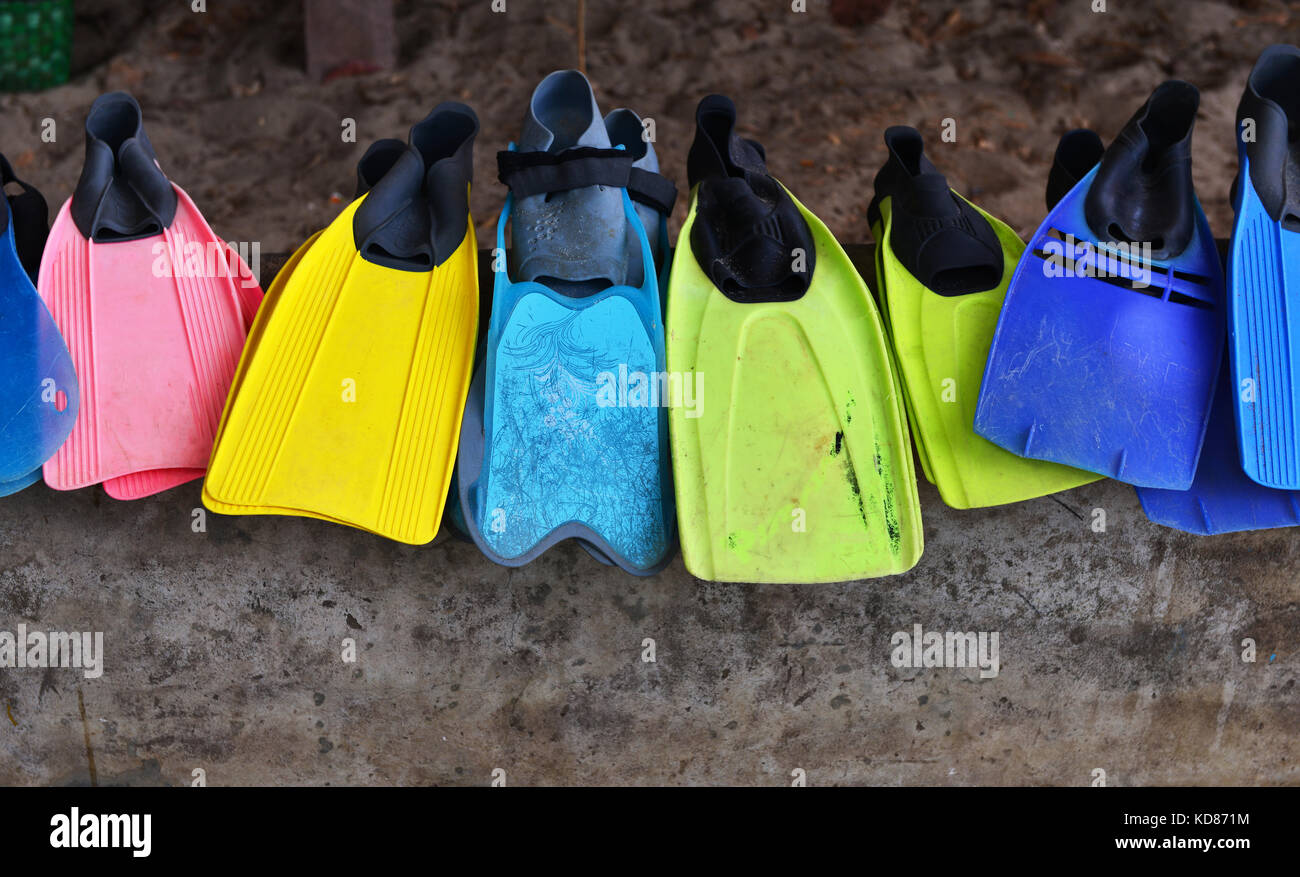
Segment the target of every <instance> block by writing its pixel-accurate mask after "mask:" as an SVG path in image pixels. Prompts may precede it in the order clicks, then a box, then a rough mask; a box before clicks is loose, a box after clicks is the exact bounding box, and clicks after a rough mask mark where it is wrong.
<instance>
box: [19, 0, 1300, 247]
mask: <svg viewBox="0 0 1300 877" xmlns="http://www.w3.org/2000/svg"><path fill="white" fill-rule="evenodd" d="M101 5H102V4H101ZM108 5H109V6H110V7H112V4H108ZM119 5H121V4H119ZM125 5H126V6H128V7H131V8H135V7H136V6H137V5H138V4H125ZM575 6H576V4H573V3H560V4H557V3H550V2H546V3H543V2H530V0H510V3H509V4H508V7H507V8H508V12H507V13H505V14H494V13H492V12H491V11H490V8H489V4H487V3H479V2H472V3H471V2H461V3H454V2H424V3H414V2H412V3H405V4H400V10H401V15H402V19H401V23H400V25H399V34H400V35H401V38H402V45H401V67H400V69H399V70H397V71H396V72H392V73H375V74H369V75H364V76H358V77H351V78H347V77H345V78H337V79H334V80H333V81H331V82H328V83H326V84H323V85H322V84H318V83H316V82H314V81H311V80H309V79H308V78H307V76H306V74H305V73H304V72H303V48H302V45H301V31H302V17H301V9H300V5H299V4H298V3H279V4H259V3H252V2H227V0H215V2H212V3H210V4H209V11H208V12H207V13H206V14H203V15H197V14H194V13H191V12H189V11H188V8H187V6H186V5H185V4H168V5H163V6H156V11H155V12H153V13H150V14H146V15H143V16H142V17H141V18H139V20H138V22H135V21H134V20H132V21H133V24H134V27H133V29H132V30H130V31H129V32H128V33H127V34H126V35H125V36H123V37H118V36H117V35H116V34H113V37H114V41H113V45H115V46H118V50H117V51H116V52H115V53H113V54H112V55H111V56H110V57H108V58H106V59H104V60H102V61H100V62H99V63H98V64H96V65H95V66H93V67H91V68H90V69H89V70H87V71H85V72H84V73H82V74H81V75H79V76H78V77H77V78H76V80H75V81H74V82H72V83H71V84H69V85H67V86H64V87H62V88H58V89H55V90H52V91H49V92H44V93H40V94H30V95H9V96H5V97H3V98H0V111H3V112H4V114H5V119H6V122H7V124H6V125H5V126H4V130H3V131H0V149H3V151H4V153H5V154H6V155H10V156H11V157H13V158H14V160H15V163H16V164H17V166H18V168H19V170H20V173H22V174H26V175H27V177H28V178H29V179H30V181H31V182H33V183H34V184H36V185H37V187H38V188H41V189H42V190H43V191H45V192H46V194H47V196H48V197H49V199H50V200H51V201H52V202H56V203H57V202H61V201H62V200H63V199H64V198H66V197H67V196H68V195H69V194H70V193H71V189H72V187H73V185H74V184H75V182H76V178H77V174H78V171H79V169H80V163H81V148H82V147H81V144H82V137H81V123H82V121H83V120H84V117H85V111H86V108H87V107H88V106H89V104H90V102H91V101H92V100H93V99H94V97H95V96H96V95H97V94H99V93H100V92H102V91H106V90H110V89H116V88H125V89H128V90H131V91H132V92H134V93H135V94H136V95H137V96H138V97H139V98H140V100H141V103H142V104H143V105H144V108H145V114H146V121H147V124H148V130H149V132H150V136H151V138H152V140H153V141H154V144H155V146H156V147H157V149H158V152H159V154H160V156H161V158H162V162H163V164H164V167H165V168H166V169H167V171H168V172H169V173H170V174H171V175H172V176H173V177H174V178H175V179H176V180H177V181H178V182H180V183H181V185H182V186H184V187H185V188H187V190H188V191H189V192H190V194H191V195H192V196H193V197H194V198H195V200H196V201H197V202H198V204H199V205H200V207H201V208H202V209H204V210H205V212H206V213H207V215H208V217H209V219H210V220H211V222H212V224H213V226H214V227H215V228H216V229H217V230H218V232H220V233H222V234H223V235H225V236H227V237H231V238H236V239H241V240H259V241H261V242H262V245H263V249H264V251H266V252H275V251H286V250H290V249H292V248H294V247H295V246H296V245H297V244H298V243H299V242H301V241H302V240H303V239H304V238H305V237H306V236H307V235H308V234H310V233H311V232H312V231H314V230H315V229H316V228H318V227H320V226H321V225H323V224H325V223H326V222H328V220H329V219H330V218H332V216H333V215H334V214H336V213H337V212H338V211H339V210H340V209H342V206H343V205H342V201H341V200H340V196H348V195H350V193H351V187H352V179H353V176H352V174H353V165H354V164H355V161H356V159H357V158H359V157H360V155H361V153H362V152H363V151H364V149H365V146H366V145H367V144H368V142H369V141H371V140H374V139H378V138H380V137H391V136H403V137H404V136H405V132H406V130H407V129H408V128H409V127H410V125H411V124H412V123H413V122H415V121H418V120H419V119H420V118H422V117H423V116H424V115H425V114H426V113H427V112H428V111H429V110H430V109H431V108H432V107H433V106H434V105H435V104H436V103H438V102H439V101H441V100H446V99H452V98H454V99H459V100H463V101H466V102H468V103H470V104H471V105H472V106H473V107H474V108H475V109H476V111H477V112H478V114H479V116H480V118H481V120H482V126H483V127H482V133H481V135H480V137H479V141H478V150H477V155H476V161H475V169H476V176H475V179H476V180H477V183H478V185H477V186H476V187H475V189H474V194H473V211H474V215H475V217H476V220H477V221H478V223H479V226H480V231H483V230H484V229H485V227H486V226H490V225H491V223H492V222H494V220H495V215H496V213H497V211H498V210H499V208H500V205H501V203H502V201H503V199H504V190H503V187H502V186H501V185H500V184H499V183H497V181H496V167H495V153H496V150H497V149H500V148H503V147H504V146H505V144H506V143H507V142H508V141H509V140H510V139H512V138H513V137H516V136H517V135H518V130H519V123H520V119H521V118H522V115H523V112H524V108H525V107H526V104H527V101H528V96H529V94H530V93H531V89H532V87H533V85H535V84H536V83H537V81H538V80H540V79H541V77H542V76H544V75H545V74H546V73H547V72H549V71H550V70H552V69H556V68H558V67H564V66H572V65H574V64H576V62H577V51H576V36H575V29H574V15H573V12H572V9H573V8H574V7H575ZM588 6H589V10H588V16H587V17H588V21H587V56H586V61H587V70H588V73H589V75H590V77H591V79H592V81H593V83H594V84H595V86H596V89H597V96H598V99H599V101H600V103H601V106H602V109H606V110H608V109H612V108H613V107H616V106H630V107H632V108H633V109H636V110H637V111H638V112H640V113H641V114H642V115H648V116H651V117H653V118H654V119H655V120H656V122H657V125H658V137H659V142H658V144H657V146H658V151H659V153H660V156H661V160H662V162H663V165H664V170H665V172H666V173H667V174H668V175H670V176H671V177H673V178H674V179H675V180H676V181H677V183H678V185H679V186H680V187H682V188H684V187H685V185H686V179H685V155H686V150H687V148H688V147H689V145H690V139H691V136H692V134H693V118H694V109H695V105H696V103H697V102H698V101H699V99H700V97H702V96H703V95H705V94H707V93H709V92H712V91H719V92H722V93H725V94H729V95H731V96H733V97H734V98H735V99H736V101H737V103H738V105H739V108H740V114H741V122H742V125H743V127H744V130H745V133H747V134H748V135H750V136H753V137H756V138H758V139H760V140H761V141H763V142H764V144H765V145H766V146H767V152H768V156H769V158H770V163H771V166H772V168H773V170H774V171H775V172H776V173H777V174H778V175H779V176H780V177H781V178H782V179H783V180H784V181H785V182H786V183H787V184H788V185H789V186H790V187H791V188H792V189H793V190H794V191H795V192H796V193H797V194H798V195H799V196H800V198H801V199H802V200H803V201H804V202H805V203H806V204H807V205H809V207H810V208H812V209H813V210H814V211H815V212H818V213H819V214H820V215H821V216H822V217H823V219H825V220H826V222H827V223H828V224H829V226H830V227H831V230H832V231H833V232H835V233H836V235H838V236H839V237H840V238H841V239H843V240H845V241H856V242H862V241H866V240H868V239H869V238H870V232H869V230H868V227H867V221H866V205H867V202H868V201H869V200H870V197H871V180H872V177H873V176H874V173H875V171H876V169H877V168H878V166H879V165H880V163H881V161H883V157H884V156H883V148H882V145H881V133H882V132H883V131H884V129H885V128H886V127H888V126H889V125H891V124H911V125H915V126H917V127H919V128H920V129H921V130H922V132H923V133H924V134H925V135H926V136H927V142H928V145H929V148H930V151H931V154H932V158H933V160H934V161H935V163H936V164H937V165H938V166H939V167H940V169H941V170H943V171H945V172H946V173H947V174H948V176H949V177H950V181H951V182H952V183H953V185H954V186H955V187H956V188H958V189H959V190H960V191H962V192H963V193H964V194H966V195H968V196H969V197H971V198H972V199H975V200H976V201H978V202H979V203H980V205H981V206H982V207H984V208H985V209H987V210H989V211H990V212H992V213H994V214H995V215H999V216H1001V217H1003V218H1004V219H1006V220H1007V221H1008V222H1009V223H1011V225H1013V226H1014V227H1016V228H1018V229H1020V230H1021V231H1022V232H1028V231H1031V230H1032V228H1033V227H1034V225H1036V223H1037V222H1038V220H1039V219H1041V217H1042V213H1043V206H1042V188H1043V183H1044V180H1045V177H1046V169H1047V166H1048V163H1049V162H1050V159H1051V154H1052V150H1053V148H1054V146H1055V142H1056V138H1057V137H1058V136H1059V134H1060V133H1061V132H1062V131H1064V130H1065V129H1067V128H1069V127H1073V126H1079V125H1087V126H1092V127H1096V128H1097V129H1098V130H1099V131H1101V133H1102V135H1103V137H1105V138H1107V139H1109V138H1110V137H1112V136H1113V135H1114V133H1115V132H1116V131H1117V130H1118V129H1119V127H1120V126H1121V125H1122V124H1123V122H1124V120H1125V119H1126V118H1127V117H1128V116H1129V115H1130V114H1131V113H1132V112H1133V111H1134V110H1135V109H1136V108H1137V106H1138V105H1139V104H1140V103H1141V102H1142V101H1143V100H1144V99H1145V97H1146V95H1147V94H1148V93H1149V92H1150V90H1151V89H1152V88H1153V87H1154V86H1155V85H1156V84H1157V83H1159V82H1160V81H1161V80H1163V79H1166V78H1170V77H1180V78H1184V79H1187V80H1189V81H1191V82H1193V83H1195V84H1196V85H1198V86H1199V87H1200V88H1201V90H1202V110H1201V116H1200V124H1199V132H1198V134H1197V138H1196V159H1195V176H1196V181H1197V186H1198V191H1199V193H1200V196H1201V199H1202V201H1203V203H1204V205H1205V208H1206V211H1207V213H1208V214H1209V216H1210V219H1211V222H1212V223H1213V224H1214V227H1215V230H1216V233H1218V234H1219V235H1220V236H1224V235H1226V233H1227V229H1228V223H1229V222H1230V219H1231V214H1230V211H1229V208H1228V205H1227V189H1228V185H1229V183H1230V182H1231V178H1232V175H1233V173H1234V172H1235V163H1236V159H1235V154H1234V153H1233V150H1232V118H1233V111H1234V108H1235V105H1236V101H1237V98H1238V96H1239V94H1240V90H1241V87H1242V84H1243V82H1244V78H1245V75H1246V73H1247V72H1248V70H1249V68H1250V64H1251V63H1252V61H1253V59H1254V57H1255V55H1256V54H1257V52H1258V51H1259V49H1260V48H1262V47H1263V46H1264V45H1267V44H1268V43H1270V42H1273V41H1278V40H1286V39H1295V38H1296V36H1297V30H1298V28H1297V22H1296V20H1295V19H1293V18H1292V17H1291V14H1290V12H1289V11H1288V7H1287V6H1285V5H1284V4H1281V3H1267V2H1261V3H1245V4H1228V3H1219V2H1186V3H1177V4H1172V3H1159V4H1157V3H1146V4H1126V3H1111V4H1110V7H1111V11H1109V12H1106V13H1104V14H1098V13H1094V12H1091V11H1089V5H1088V4H1087V3H1083V2H1073V3H1066V2H1051V0H1037V2H1030V3H1027V4H1022V3H1006V2H976V3H967V4H952V3H939V2H899V3H895V4H894V5H893V7H892V8H890V9H889V11H888V12H887V13H886V14H885V16H884V17H883V18H882V19H881V20H879V21H878V22H876V23H874V24H872V25H869V26H864V27H856V28H847V27H841V26H837V25H836V24H834V23H833V22H832V20H831V18H830V15H829V10H828V7H827V4H826V3H824V2H816V0H814V2H811V3H809V10H808V11H807V12H806V13H802V14H796V13H793V12H790V11H788V9H789V6H788V4H784V3H781V2H775V3H774V2H755V0H719V2H713V0H698V2H688V0H664V2H648V3H641V4H632V3H612V2H599V0H594V2H591V3H589V4H588ZM112 8H115V7H112ZM566 13H568V14H566ZM137 14H138V13H137ZM109 21H111V22H113V23H114V24H115V25H116V27H118V28H121V27H122V24H121V21H120V17H118V18H110V19H109ZM79 35H84V36H83V42H85V43H88V44H93V43H94V39H95V36H96V32H95V31H93V30H90V29H89V28H86V29H83V30H82V31H81V32H80V34H79ZM81 54H82V55H87V54H92V53H91V52H90V50H89V49H85V48H83V50H82V52H81ZM44 118H53V119H55V120H56V121H57V122H58V125H59V128H58V132H59V133H58V139H57V141H56V142H55V143H49V144H46V143H42V142H41V140H40V138H39V129H38V123H39V120H41V119H44ZM345 118H353V119H356V120H357V123H358V142H357V143H344V142H342V140H341V137H340V126H341V124H342V120H343V119H345ZM945 118H951V119H953V120H955V122H956V126H957V134H958V136H957V141H956V142H955V143H942V142H940V141H939V138H938V131H939V125H940V123H941V121H942V120H943V119H945ZM684 216H685V203H684V199H683V201H682V202H679V205H678V208H677V212H676V216H675V220H676V221H677V222H680V220H681V218H682V217H684ZM486 239H487V236H486V235H485V234H484V235H481V236H480V243H484V242H485V241H486Z"/></svg>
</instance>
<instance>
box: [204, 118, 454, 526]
mask: <svg viewBox="0 0 1300 877" xmlns="http://www.w3.org/2000/svg"><path fill="white" fill-rule="evenodd" d="M477 133H478V119H477V118H476V117H475V115H474V113H473V111H472V110H470V109H469V108H468V107H466V106H464V105H461V104H455V103H447V104H443V105H441V106H439V107H438V108H437V109H435V110H434V111H433V113H431V114H430V115H429V117H428V118H426V119H425V120H424V121H422V122H420V123H419V124H417V125H416V126H414V127H413V128H412V129H411V136H410V144H409V146H408V145H404V144H401V143H398V142H397V141H391V140H390V141H380V142H379V143H377V144H375V145H374V146H372V147H371V149H370V151H369V152H367V154H366V157H365V158H363V159H362V164H361V166H360V167H359V168H358V177H359V180H360V185H359V189H361V190H362V191H363V192H364V194H363V195H362V196H361V197H359V198H358V199H357V200H356V201H354V202H353V203H352V204H351V205H349V206H348V208H347V209H345V210H344V211H343V213H342V214H340V215H339V217H338V218H337V219H335V220H334V222H332V223H331V224H330V225H329V227H328V228H326V229H325V230H324V231H322V232H319V233H318V234H317V235H316V236H315V237H314V238H313V239H312V240H309V241H308V242H307V243H306V244H304V245H303V246H302V247H300V248H299V250H298V252H296V253H295V254H294V256H293V258H291V259H290V261H289V263H288V264H287V265H285V267H284V268H283V269H282V270H281V272H280V274H279V276H277V278H276V281H275V283H274V284H273V285H272V287H271V290H272V291H271V293H270V294H268V297H267V300H266V302H265V305H264V308H263V309H262V310H261V311H259V314H258V319H257V321H256V322H255V324H254V326H253V329H252V330H251V332H250V335H249V344H248V346H247V348H246V350H245V352H244V356H243V358H242V359H241V361H240V364H239V368H238V371H237V373H236V375H235V381H234V386H233V387H232V390H231V394H230V397H229V399H228V400H227V402H226V409H225V413H224V415H223V417H222V421H221V425H220V428H219V430H218V435H217V440H216V444H215V446H214V448H213V452H212V459H211V461H210V464H209V467H208V476H207V479H206V480H205V481H204V485H203V501H204V504H205V505H207V506H208V508H210V509H212V510H213V511H216V512H221V513H224V514H282V515H298V516H304V517H314V518H320V519H323V520H329V521H334V522H336V523H342V524H348V525H350V526H353V527H357V528H360V529H364V530H369V531H371V532H374V533H377V534H379V535H382V536H386V537H388V538H391V539H395V540H398V541H400V542H406V543H409V544H424V543H426V542H429V541H431V540H432V539H433V537H434V536H435V535H436V534H437V532H438V528H439V525H440V523H441V519H442V509H443V502H444V500H445V499H446V496H447V488H448V484H449V482H450V479H451V474H452V467H453V465H454V462H455V458H456V450H457V443H458V439H459V435H460V422H461V415H462V413H463V411H464V406H465V395H466V393H467V392H468V389H469V379H470V371H471V368H472V366H473V360H474V344H475V339H476V336H477V333H478V273H477V255H478V253H477V246H476V242H475V238H474V225H473V222H472V220H471V219H470V216H469V197H468V195H469V181H470V175H471V172H472V150H473V142H474V137H475V135H476V134H477Z"/></svg>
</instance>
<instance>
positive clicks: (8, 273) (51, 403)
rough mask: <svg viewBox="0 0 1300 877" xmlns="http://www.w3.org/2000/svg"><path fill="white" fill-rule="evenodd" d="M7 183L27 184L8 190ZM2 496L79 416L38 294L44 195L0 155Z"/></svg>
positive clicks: (33, 474)
mask: <svg viewBox="0 0 1300 877" xmlns="http://www.w3.org/2000/svg"><path fill="white" fill-rule="evenodd" d="M10 183H14V184H17V185H19V186H21V187H22V188H23V192H22V193H21V194H17V195H9V194H8V193H5V192H3V186H5V185H8V184H10ZM0 204H3V208H0V496H4V495H8V494H10V493H16V492H17V491H19V490H21V489H22V488H24V487H27V486H28V485H29V484H33V483H35V482H36V481H38V480H39V479H40V475H41V473H40V468H41V464H43V463H44V462H45V461H46V460H48V459H49V458H50V457H52V456H53V455H54V452H55V451H57V450H58V449H59V446H60V445H62V444H63V442H64V440H65V439H66V438H67V437H68V433H70V432H71V431H72V427H73V424H75V423H76V420H77V408H78V405H79V402H80V395H79V393H78V388H77V374H76V370H75V369H74V368H73V365H72V357H71V356H70V355H69V354H68V346H67V345H66V344H65V343H64V341H63V336H62V335H60V334H59V329H58V327H57V326H56V325H55V324H54V319H53V318H52V317H51V316H50V312H49V310H48V309H47V308H46V307H45V303H44V302H43V301H41V298H40V296H39V295H38V294H37V292H36V286H35V283H36V272H37V271H38V269H39V267H40V261H41V251H42V249H43V248H44V246H45V238H46V236H47V234H48V233H49V211H48V209H47V207H46V204H45V199H44V198H43V197H42V196H41V193H40V192H38V191H37V190H36V189H34V188H32V187H31V186H29V185H27V184H26V183H24V182H22V181H21V180H19V179H18V178H17V177H16V176H14V172H13V168H12V167H10V165H9V162H8V161H7V160H6V159H5V158H4V156H0Z"/></svg>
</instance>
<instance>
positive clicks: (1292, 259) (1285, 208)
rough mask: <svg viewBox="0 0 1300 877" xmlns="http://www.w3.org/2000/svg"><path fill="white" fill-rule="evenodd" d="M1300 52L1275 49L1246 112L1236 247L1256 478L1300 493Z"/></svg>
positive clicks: (1244, 441)
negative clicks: (1299, 394)
mask: <svg viewBox="0 0 1300 877" xmlns="http://www.w3.org/2000/svg"><path fill="white" fill-rule="evenodd" d="M1297 126H1300V49H1297V48H1296V47H1294V46H1283V45H1278V46H1270V47H1269V48H1267V49H1265V50H1264V52H1263V53H1262V54H1261V55H1260V56H1259V60H1258V61H1256V62H1255V67H1254V69H1253V70H1251V72H1250V78H1249V80H1247V84H1246V89H1245V92H1244V93H1243V94H1242V96H1241V102H1240V103H1239V104H1238V106H1237V155H1238V162H1239V165H1238V171H1237V178H1236V180H1235V181H1234V182H1233V187H1232V206H1233V210H1234V211H1235V212H1236V218H1235V220H1234V222H1233V225H1232V244H1231V246H1230V247H1229V249H1228V290H1229V309H1228V325H1229V328H1230V329H1231V334H1230V338H1231V339H1232V340H1231V348H1230V358H1231V362H1232V377H1233V385H1234V386H1235V387H1236V389H1237V392H1236V393H1234V394H1233V395H1234V398H1235V404H1234V407H1235V409H1236V413H1237V425H1238V427H1239V430H1240V434H1239V440H1240V443H1241V463H1242V467H1243V468H1244V469H1245V471H1246V474H1247V475H1249V476H1250V477H1251V478H1253V479H1254V480H1255V481H1258V482H1259V483H1260V484H1265V485H1268V486H1269V487H1276V488H1282V489H1286V490H1300V398H1297V395H1296V394H1297V392H1300V382H1297V369H1298V368H1300V295H1297V296H1292V295H1291V293H1292V292H1295V291H1296V290H1297V289H1300V153H1298V151H1297V144H1296V141H1295V137H1296V128H1297Z"/></svg>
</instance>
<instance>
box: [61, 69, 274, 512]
mask: <svg viewBox="0 0 1300 877" xmlns="http://www.w3.org/2000/svg"><path fill="white" fill-rule="evenodd" d="M232 269H234V270H232ZM39 290H40V294H41V297H42V298H43V299H44V300H45V302H46V305H47V306H48V307H49V309H50V312H51V313H52V314H53V316H54V320H55V322H56V323H57V324H58V326H59V329H60V330H61V331H62V333H63V337H64V339H65V340H66V341H67V343H68V348H69V350H70V351H71V353H72V359H73V363H74V364H75V366H76V369H77V376H78V379H79V381H80V384H81V388H82V389H81V392H82V399H81V410H80V412H79V413H78V416H77V423H76V425H75V426H74V427H73V430H72V434H71V435H70V436H69V437H68V440H67V441H66V442H65V443H64V444H63V446H62V447H61V448H60V449H59V451H58V453H56V454H55V455H54V457H52V458H51V459H50V460H49V461H48V462H47V463H46V464H45V480H46V482H47V483H48V484H49V485H50V486H51V487H53V488H56V489H59V490H75V489H77V488H80V487H85V486H87V485H91V484H97V483H99V482H104V486H105V490H106V491H107V492H108V493H109V495H110V496H113V497H116V498H119V499H136V498H139V497H142V496H148V495H150V494H153V493H157V492H159V491H161V490H166V489H168V488H170V487H174V486H176V485H177V484H181V483H184V482H186V481H191V480H194V479H197V478H200V477H202V476H203V473H204V471H205V470H206V468H207V463H208V457H209V455H210V453H211V450H212V442H213V438H214V436H215V433H216V429H217V425H218V424H219V423H220V421H221V412H222V408H223V407H224V405H225V401H226V393H227V391H228V390H229V389H230V382H231V379H232V377H233V375H234V372H235V367H236V365H237V364H238V362H239V356H240V353H241V351H242V350H243V346H244V340H245V337H246V336H247V333H248V326H249V324H250V323H251V320H252V314H253V312H254V311H255V310H256V307H257V304H258V303H260V301H261V297H262V291H261V289H260V288H259V287H258V286H257V281H256V280H255V279H254V278H253V275H252V273H251V272H250V271H247V269H246V268H245V267H244V266H243V263H242V261H241V262H239V264H238V265H235V264H234V262H233V260H231V259H230V255H229V254H228V251H227V247H226V244H225V242H224V241H222V240H221V239H220V238H218V237H217V236H216V235H215V234H214V233H213V232H212V229H211V228H210V227H209V226H208V224H207V222H206V221H205V220H204V219H203V217H202V215H200V213H199V211H198V209H197V208H196V207H195V206H194V202H192V201H191V200H190V198H189V196H188V195H186V194H185V192H184V191H182V190H181V189H180V187H178V186H175V185H174V184H172V183H171V182H170V181H169V180H168V179H167V178H166V176H165V175H164V174H163V173H162V171H161V170H160V169H159V168H158V164H157V158H156V157H155V155H154V152H153V147H152V146H151V145H150V143H149V140H148V138H147V137H146V136H145V133H144V129H143V127H142V124H141V114H140V106H139V104H137V103H136V101H135V99H134V98H132V97H131V96H130V95H128V94H126V93H125V92H114V93H112V94H106V95H103V96H102V97H100V98H98V99H97V100H96V101H95V103H94V105H93V106H92V107H91V110H90V115H89V116H88V117H87V119H86V163H85V166H84V168H83V170H82V174H81V179H80V180H79V181H78V183H77V188H76V190H75V191H74V192H73V195H72V198H71V199H69V200H68V202H67V203H66V204H64V205H63V208H62V209H61V210H60V211H59V215H58V218H57V219H56V220H55V222H54V227H53V228H52V229H51V232H50V238H49V242H48V244H47V245H46V248H45V255H44V258H43V259H42V261H41V271H40V278H39Z"/></svg>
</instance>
